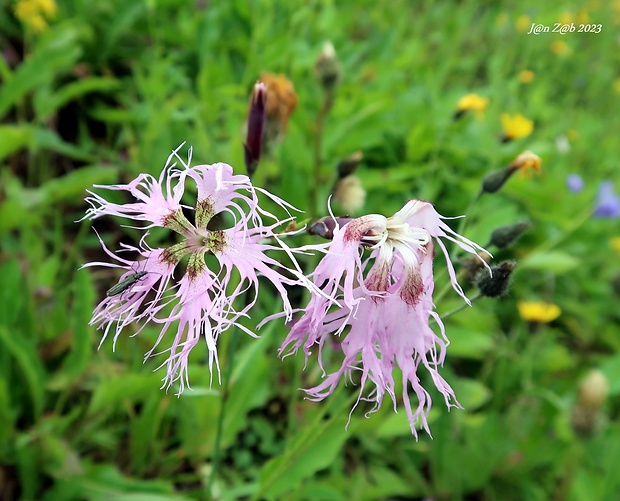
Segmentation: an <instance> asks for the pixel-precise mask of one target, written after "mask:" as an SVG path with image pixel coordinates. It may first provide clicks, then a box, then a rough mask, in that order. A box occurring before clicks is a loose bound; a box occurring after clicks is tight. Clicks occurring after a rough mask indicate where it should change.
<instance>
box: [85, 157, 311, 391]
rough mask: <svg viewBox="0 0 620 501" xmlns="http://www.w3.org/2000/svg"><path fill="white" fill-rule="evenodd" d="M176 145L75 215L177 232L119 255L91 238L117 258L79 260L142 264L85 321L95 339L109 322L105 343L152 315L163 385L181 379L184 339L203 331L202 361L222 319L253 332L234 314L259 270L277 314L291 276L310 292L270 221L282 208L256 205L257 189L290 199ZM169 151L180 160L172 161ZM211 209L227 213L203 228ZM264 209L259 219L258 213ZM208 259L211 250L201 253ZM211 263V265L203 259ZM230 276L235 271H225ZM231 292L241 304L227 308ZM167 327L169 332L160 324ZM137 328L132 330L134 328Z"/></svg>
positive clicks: (288, 311) (252, 291)
mask: <svg viewBox="0 0 620 501" xmlns="http://www.w3.org/2000/svg"><path fill="white" fill-rule="evenodd" d="M189 157H190V158H189V159H188V161H187V162H184V161H183V160H182V159H181V158H180V156H179V155H178V149H177V150H175V151H174V152H173V153H172V154H171V155H170V157H169V158H168V162H167V163H166V166H165V168H164V170H163V171H162V173H161V175H160V176H159V179H156V178H154V177H153V176H151V175H148V174H141V175H140V176H138V177H137V178H136V179H135V180H134V181H132V182H130V183H129V184H125V185H114V186H96V188H105V189H108V190H115V191H124V192H127V193H128V194H130V195H131V196H132V197H133V198H134V200H135V201H134V202H132V203H112V202H108V201H107V200H106V199H105V198H104V197H102V196H101V195H98V194H96V193H90V192H89V193H90V194H91V196H90V197H88V198H87V199H86V200H87V201H88V202H89V203H90V205H91V208H90V209H89V210H88V211H87V213H86V216H85V218H91V219H95V218H99V217H101V216H104V215H111V216H119V217H123V218H127V219H133V220H136V221H141V222H147V223H149V224H148V225H147V226H146V227H145V228H143V229H149V228H154V227H162V228H166V229H169V230H172V231H174V232H176V233H178V234H179V235H180V236H181V238H180V241H179V242H178V243H176V244H174V245H171V246H170V247H167V248H156V249H153V248H151V247H149V246H148V245H147V244H146V237H147V235H148V232H147V233H146V234H145V236H144V237H143V238H142V240H141V242H140V246H139V248H136V247H132V246H124V248H123V249H122V250H124V251H131V252H134V253H137V254H138V255H139V258H138V259H136V260H129V259H124V258H122V257H120V256H119V255H118V254H115V253H113V252H111V251H110V250H108V249H107V247H106V246H105V244H104V243H103V241H101V239H100V241H101V244H102V246H103V248H104V250H105V252H106V253H107V254H108V255H109V256H110V257H111V258H113V259H114V260H116V261H117V263H104V262H96V263H88V264H86V265H85V266H109V267H117V268H121V269H124V270H126V271H125V273H124V274H123V276H122V277H121V281H122V280H123V279H126V278H130V281H131V276H132V275H133V276H134V277H136V276H137V275H134V274H136V273H138V272H146V273H145V274H143V276H142V275H140V278H139V279H137V280H136V281H135V283H132V284H131V285H130V286H128V287H127V290H125V291H123V292H122V293H120V294H117V295H112V296H109V297H106V298H105V299H104V300H103V301H102V302H101V303H100V304H99V305H98V306H97V308H96V309H95V311H94V313H93V317H92V320H91V325H96V326H97V327H98V328H100V329H102V330H103V331H104V334H103V339H102V342H103V340H105V338H106V337H107V336H108V334H109V333H110V331H113V332H114V343H116V340H117V338H118V336H119V335H120V333H121V331H122V330H123V329H124V328H125V327H126V326H127V325H128V324H130V323H132V322H140V323H142V326H141V327H140V330H141V329H142V328H143V327H144V325H145V324H146V323H148V322H152V323H156V324H160V325H161V330H160V334H159V337H158V339H157V341H156V342H155V345H154V347H153V348H152V349H151V350H150V351H149V352H148V353H147V354H146V357H145V358H148V357H150V356H153V355H157V354H159V353H156V350H157V349H158V348H159V346H160V345H161V344H163V343H164V339H168V338H171V343H170V345H169V347H165V348H163V349H162V350H161V352H160V353H167V355H168V356H167V359H166V361H165V362H164V364H162V366H163V365H165V366H166V376H165V378H164V385H163V387H165V388H166V389H168V388H170V387H171V386H172V385H173V384H174V383H175V382H176V381H179V391H178V393H179V394H180V393H181V392H182V391H183V390H184V388H185V386H186V385H189V379H188V357H189V354H190V352H191V350H192V348H193V347H194V346H196V345H197V344H198V343H199V342H200V340H201V339H204V340H205V342H206V344H207V347H208V350H209V368H210V369H212V368H213V364H214V363H215V365H216V369H217V370H218V373H219V365H218V363H217V340H218V337H219V336H220V334H221V333H222V332H224V331H226V330H227V329H229V328H230V327H231V326H233V325H234V326H238V327H239V328H241V329H242V330H244V331H245V332H247V333H248V334H250V335H252V336H254V334H253V333H252V332H251V331H250V330H248V329H247V328H246V327H244V326H243V325H241V324H240V323H239V320H240V318H241V317H243V316H249V311H250V309H251V308H252V306H253V305H254V304H255V303H256V300H257V296H258V290H259V279H258V277H259V276H263V277H265V278H266V279H267V280H268V281H269V282H271V284H273V286H274V287H275V288H276V290H277V291H278V292H279V294H280V296H281V298H282V301H283V305H284V314H285V316H286V317H287V318H288V319H290V318H291V315H292V308H291V305H290V302H289V300H288V297H287V290H286V286H294V285H301V286H304V287H309V288H311V289H313V290H314V291H315V292H317V290H316V288H315V287H314V286H313V285H312V284H311V282H310V281H309V280H308V279H307V278H306V277H304V275H303V273H302V272H301V269H300V268H299V265H298V264H297V262H296V260H295V258H294V255H293V252H294V251H293V250H291V249H290V248H289V247H288V246H287V245H286V244H285V243H284V242H283V241H282V240H281V239H280V238H278V235H277V234H276V232H275V231H276V227H277V226H279V225H281V224H282V223H285V222H287V221H290V220H291V219H292V218H287V219H285V220H279V219H278V218H277V217H275V216H274V215H272V214H270V213H269V212H266V211H265V210H263V209H262V208H261V207H260V206H259V200H258V193H259V192H261V193H263V194H264V195H265V196H267V197H268V198H270V199H271V200H272V201H273V202H275V204H277V205H278V206H280V207H281V208H283V209H285V210H287V212H288V209H289V208H292V207H291V206H290V205H289V204H287V203H286V202H284V201H283V200H281V199H280V198H278V197H276V196H274V195H271V194H269V193H267V192H266V191H264V190H260V189H259V188H256V187H254V186H253V185H252V184H251V182H250V179H249V178H248V177H247V176H244V175H234V174H233V169H232V167H231V166H230V165H227V164H224V163H217V164H213V165H197V166H193V167H190V163H191V149H190V150H189ZM176 161H179V162H180V163H181V167H180V168H177V167H176ZM186 183H187V184H189V185H193V186H194V188H195V192H197V201H196V204H195V206H192V207H188V206H184V205H182V204H181V199H182V197H183V195H184V193H185V185H186ZM183 209H186V210H188V209H189V210H193V214H194V222H193V223H192V222H190V221H189V219H187V218H186V216H185V215H184V212H183ZM220 213H228V214H230V215H231V216H232V219H234V223H233V224H232V226H231V227H230V228H227V229H221V230H211V229H209V226H208V225H209V222H210V221H211V220H212V219H213V217H214V216H216V215H217V214H220ZM264 217H267V218H269V219H271V222H270V224H265V223H264V222H263V218H264ZM272 250H273V251H280V252H284V254H286V258H287V259H288V262H290V265H289V266H285V265H283V264H281V262H280V261H277V260H275V259H274V258H272V257H270V256H268V255H267V254H266V253H267V251H272ZM206 255H211V256H213V257H215V263H216V265H213V264H211V267H210V266H208V265H207V262H206V261H205V256H206ZM182 259H183V260H184V261H187V265H186V267H185V269H184V273H183V276H182V277H181V278H180V279H179V280H178V281H175V279H174V277H173V273H174V271H175V270H178V269H179V266H178V265H179V263H180V261H181V260H182ZM210 259H213V258H210ZM212 268H213V269H212ZM233 277H235V278H233ZM236 298H241V299H240V300H239V302H240V304H241V305H242V307H240V308H238V309H235V305H234V304H233V303H234V302H235V299H236ZM169 331H172V332H171V334H170V335H168V332H169ZM138 332H139V331H138Z"/></svg>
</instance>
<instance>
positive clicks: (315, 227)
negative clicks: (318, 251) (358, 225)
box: [308, 216, 353, 240]
mask: <svg viewBox="0 0 620 501" xmlns="http://www.w3.org/2000/svg"><path fill="white" fill-rule="evenodd" d="M352 219H353V218H350V217H347V216H341V217H337V218H335V219H334V218H333V217H331V216H327V217H324V218H322V219H319V220H318V221H316V222H314V223H312V224H311V225H310V226H309V228H308V233H309V234H310V235H318V236H319V237H323V238H325V239H327V240H331V239H332V238H334V230H335V229H336V224H337V225H338V226H339V227H340V228H342V227H343V226H344V225H345V224H347V223H348V222H349V221H351V220H352Z"/></svg>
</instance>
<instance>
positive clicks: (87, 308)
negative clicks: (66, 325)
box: [64, 270, 95, 380]
mask: <svg viewBox="0 0 620 501" xmlns="http://www.w3.org/2000/svg"><path fill="white" fill-rule="evenodd" d="M73 276H74V291H75V293H74V302H73V308H72V311H71V320H72V321H71V332H72V334H73V343H72V346H71V351H70V352H69V355H68V356H67V358H65V360H64V367H65V371H64V372H65V374H66V377H67V378H68V379H69V380H71V379H73V378H75V377H76V376H77V375H79V374H81V373H82V372H83V371H84V370H85V369H86V367H87V366H88V362H89V361H90V358H91V355H92V353H93V347H92V341H91V335H90V334H91V329H90V327H89V325H88V322H89V321H90V316H91V310H92V306H93V303H94V300H95V293H94V289H93V284H92V282H91V279H90V275H89V274H88V273H86V272H84V270H82V273H80V272H77V273H74V275H73Z"/></svg>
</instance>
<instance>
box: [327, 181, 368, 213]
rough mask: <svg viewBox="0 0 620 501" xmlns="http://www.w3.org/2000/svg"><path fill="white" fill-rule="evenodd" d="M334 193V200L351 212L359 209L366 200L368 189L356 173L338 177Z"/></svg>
mask: <svg viewBox="0 0 620 501" xmlns="http://www.w3.org/2000/svg"><path fill="white" fill-rule="evenodd" d="M332 195H333V197H334V202H336V203H337V204H338V205H339V206H340V207H341V208H342V209H343V210H344V211H345V212H349V213H355V212H357V211H359V210H360V209H361V208H362V207H364V202H365V201H366V190H364V187H363V186H362V182H361V181H360V179H359V178H358V177H357V176H356V175H355V174H351V175H350V176H346V177H343V178H341V179H338V180H337V181H336V185H335V186H334V190H333V192H332Z"/></svg>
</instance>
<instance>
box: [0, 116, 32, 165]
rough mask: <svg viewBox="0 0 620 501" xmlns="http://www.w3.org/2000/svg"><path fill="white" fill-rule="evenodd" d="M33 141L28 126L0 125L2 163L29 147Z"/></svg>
mask: <svg viewBox="0 0 620 501" xmlns="http://www.w3.org/2000/svg"><path fill="white" fill-rule="evenodd" d="M31 139H32V129H31V128H30V127H28V126H18V125H0V162H1V161H2V160H4V159H5V158H6V157H8V156H9V155H12V154H13V153H15V152H16V151H18V150H20V149H22V148H24V147H25V146H27V145H28V144H29V143H30V141H31Z"/></svg>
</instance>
